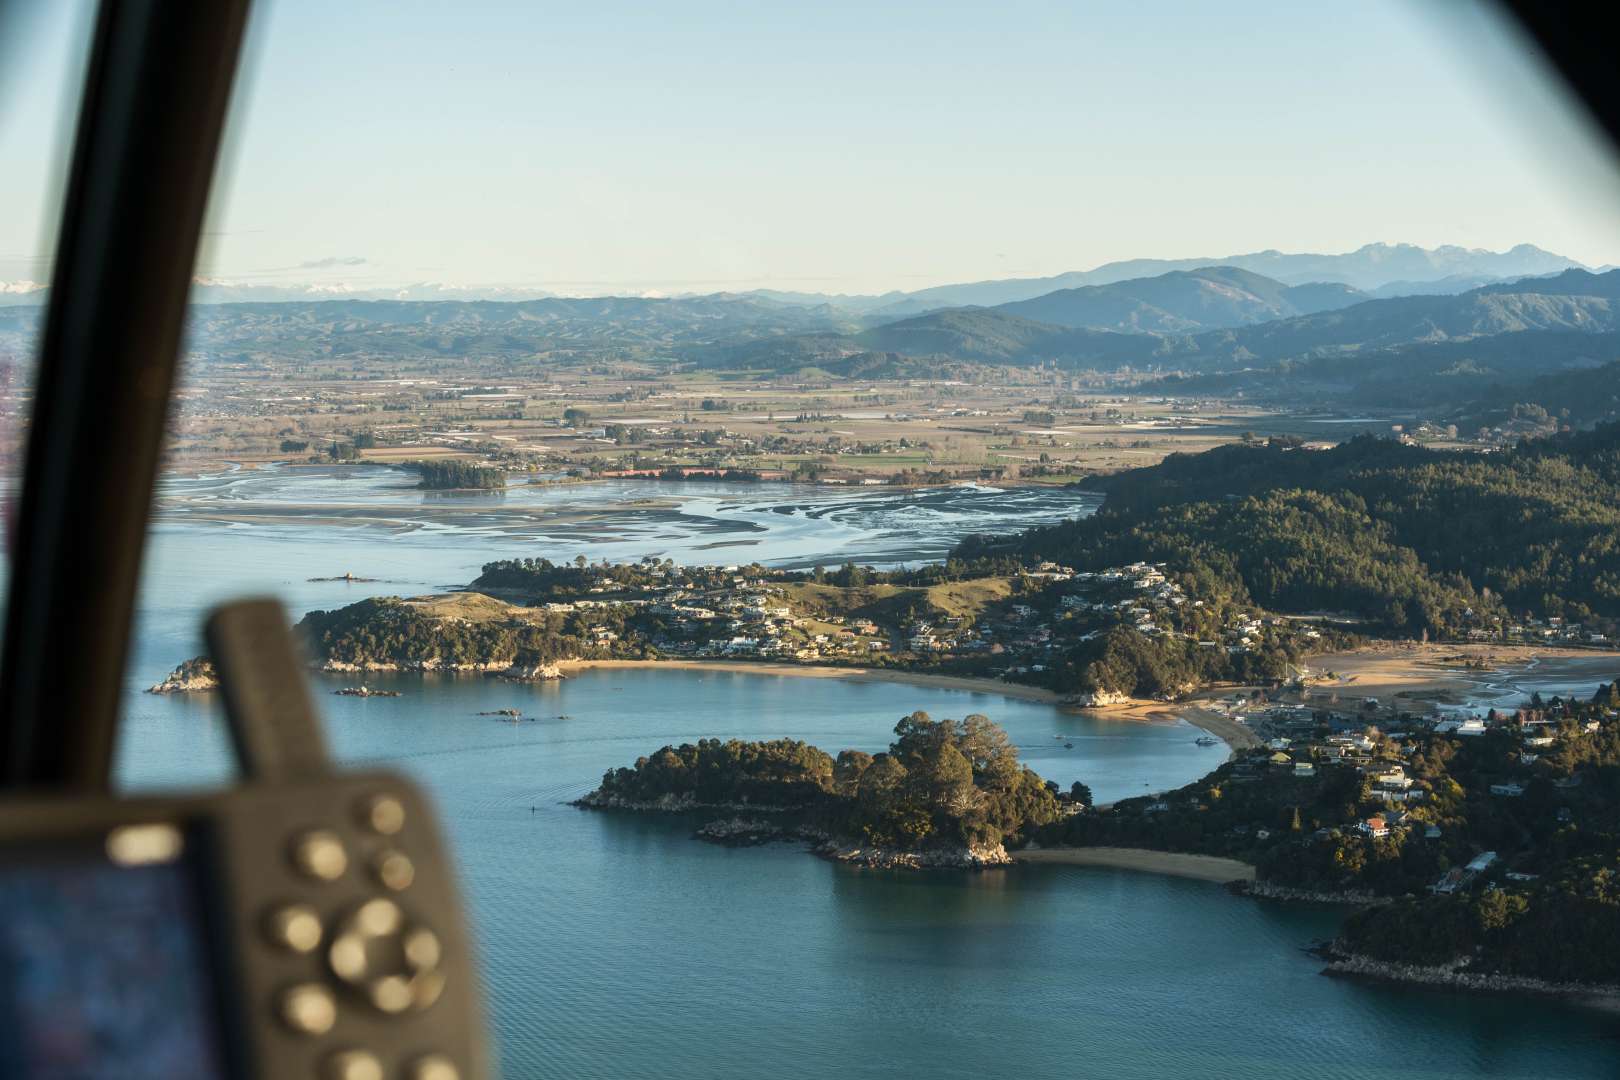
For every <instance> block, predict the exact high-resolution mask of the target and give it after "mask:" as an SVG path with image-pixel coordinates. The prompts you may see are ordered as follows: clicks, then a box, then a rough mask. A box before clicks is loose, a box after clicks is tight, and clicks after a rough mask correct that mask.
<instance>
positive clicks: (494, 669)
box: [317, 660, 567, 682]
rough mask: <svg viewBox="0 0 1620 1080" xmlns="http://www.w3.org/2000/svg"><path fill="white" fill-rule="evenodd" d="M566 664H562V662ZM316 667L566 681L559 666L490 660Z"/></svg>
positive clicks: (342, 662)
mask: <svg viewBox="0 0 1620 1080" xmlns="http://www.w3.org/2000/svg"><path fill="white" fill-rule="evenodd" d="M566 662H567V661H563V663H566ZM317 668H318V670H320V671H331V672H339V671H341V672H367V671H419V672H425V673H443V674H449V675H493V676H495V677H497V678H501V679H510V680H512V681H513V682H550V681H553V680H557V679H563V678H566V676H565V675H564V674H563V670H562V665H561V664H560V663H558V664H520V663H517V662H516V661H507V660H489V661H482V662H473V663H464V664H457V663H449V662H446V661H443V660H421V661H417V662H416V663H412V664H395V663H388V662H377V661H372V660H367V661H365V662H364V663H358V664H356V663H351V662H350V661H347V660H323V661H322V662H321V663H320V664H318V665H317Z"/></svg>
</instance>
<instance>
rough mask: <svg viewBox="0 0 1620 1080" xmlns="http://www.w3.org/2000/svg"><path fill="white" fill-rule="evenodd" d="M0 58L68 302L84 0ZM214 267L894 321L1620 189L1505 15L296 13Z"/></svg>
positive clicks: (1564, 228) (205, 271) (288, 15)
mask: <svg viewBox="0 0 1620 1080" xmlns="http://www.w3.org/2000/svg"><path fill="white" fill-rule="evenodd" d="M33 8H34V10H33V11H32V12H31V13H28V12H25V13H24V15H23V16H22V18H21V21H20V22H19V23H18V24H17V25H16V26H14V27H12V28H10V30H9V31H7V32H6V33H5V34H3V35H0V37H5V38H9V39H10V41H11V44H10V45H9V46H7V49H8V50H9V51H7V52H4V53H3V54H0V70H4V71H9V72H10V74H9V75H6V74H0V203H3V205H5V206H6V207H8V208H9V212H8V213H7V214H6V215H4V217H3V219H0V282H5V281H16V280H19V279H30V280H45V279H47V278H48V273H49V253H50V248H51V235H52V233H53V231H54V215H55V211H56V209H57V206H56V194H57V188H58V186H59V183H60V176H61V159H62V155H63V152H64V148H65V145H66V142H65V139H66V136H65V130H66V128H67V126H68V123H69V122H70V121H71V118H72V110H73V102H74V100H75V97H76V87H77V80H78V78H79V77H80V74H81V72H80V71H79V70H78V68H77V63H78V59H77V58H78V57H79V55H80V53H81V51H82V42H83V39H84V37H85V36H86V35H87V33H88V29H89V18H88V14H87V9H88V4H87V3H86V2H85V0H41V2H39V3H36V4H35V5H33ZM207 229H208V235H207V236H206V237H205V244H204V250H203V253H202V256H201V259H200V262H199V267H198V272H199V274H200V275H202V276H204V277H208V278H214V279H225V280H230V281H239V282H250V283H261V284H291V283H300V284H301V283H316V284H326V285H338V284H345V285H349V286H353V287H356V288H373V287H380V286H387V285H398V284H404V283H408V282H423V281H433V282H446V283H450V284H454V285H461V286H492V285H505V286H515V287H525V288H534V289H545V290H549V291H554V292H558V293H564V294H603V293H660V292H666V293H667V292H710V291H719V290H734V289H749V288H775V289H787V290H801V291H815V292H833V293H840V292H847V293H872V292H882V291H887V290H891V289H901V290H906V289H916V288H921V287H924V286H928V285H935V284H942V283H947V282H956V281H971V280H979V279H985V278H997V277H1022V276H1034V275H1046V274H1054V273H1060V272H1062V271H1066V270H1078V269H1088V268H1091V267H1094V266H1097V265H1099V264H1101V263H1104V262H1108V261H1112V260H1116V259H1126V258H1138V257H1165V258H1173V257H1193V256H1219V255H1226V254H1235V253H1241V252H1248V251H1256V250H1262V249H1267V248H1275V249H1280V250H1285V251H1320V252H1335V251H1347V250H1351V249H1353V248H1356V247H1359V246H1361V245H1362V244H1365V243H1369V242H1375V241H1385V242H1402V241H1404V242H1410V243H1415V244H1421V245H1424V246H1434V245H1437V244H1443V243H1447V244H1460V245H1463V246H1468V247H1485V248H1491V249H1495V250H1500V249H1503V248H1507V247H1511V246H1512V245H1514V244H1518V243H1533V244H1537V245H1539V246H1542V247H1545V248H1548V249H1549V250H1552V251H1556V252H1559V253H1560V254H1564V255H1568V256H1570V257H1573V258H1576V259H1579V260H1581V261H1582V262H1585V263H1587V264H1589V265H1594V266H1595V265H1601V264H1607V263H1620V173H1617V172H1616V170H1615V167H1614V164H1613V162H1612V160H1611V159H1610V158H1609V157H1608V155H1607V152H1606V151H1605V150H1603V149H1601V148H1600V144H1599V142H1598V141H1597V140H1596V139H1595V138H1594V137H1593V136H1592V135H1591V134H1590V132H1588V131H1587V130H1586V129H1585V127H1584V124H1583V120H1582V118H1581V117H1579V115H1578V114H1577V112H1576V111H1575V110H1573V109H1572V107H1571V106H1570V105H1569V104H1568V103H1567V102H1565V101H1564V100H1563V99H1562V98H1561V97H1560V95H1559V93H1558V91H1557V90H1556V89H1554V88H1553V86H1552V84H1551V81H1550V80H1548V79H1546V78H1545V77H1544V75H1543V73H1542V72H1540V70H1539V69H1538V68H1537V67H1536V66H1535V64H1534V62H1533V61H1532V60H1531V59H1529V58H1528V56H1527V55H1526V53H1525V52H1524V50H1523V49H1522V47H1521V46H1520V45H1519V44H1518V43H1517V42H1516V41H1515V40H1514V39H1513V38H1512V36H1511V35H1510V34H1509V33H1507V32H1505V31H1504V30H1503V29H1502V28H1501V27H1499V26H1497V25H1496V24H1495V23H1494V20H1493V19H1491V18H1490V17H1489V15H1488V13H1487V12H1486V9H1484V8H1482V7H1476V6H1473V5H1471V4H1468V3H1464V2H1461V0H1458V2H1451V0H1429V2H1421V0H1367V2H1361V3H1351V2H1340V3H1319V2H1299V0H1277V2H1272V0H1223V2H1221V3H1173V2H1153V0H1147V2H1133V3H1129V4H1124V3H1115V4H1090V3H1079V2H1072V0H1071V2H1062V3H1042V2H1022V0H1011V2H999V3H994V4H989V3H982V2H972V3H956V2H954V0H933V2H929V3H884V2H881V0H866V2H863V3H840V2H825V3H817V4H795V3H775V2H758V0H756V2H752V3H748V2H744V3H718V2H710V0H682V2H680V3H667V2H660V3H652V4H636V3H619V2H615V0H593V2H591V3H580V2H578V0H573V2H570V3H568V4H555V3H550V2H545V0H539V2H533V0H531V2H512V3H502V2H491V0H456V2H449V0H445V2H441V3H433V4H429V3H414V2H409V0H394V2H389V3H382V2H371V0H340V2H336V3H334V2H332V0H318V2H316V0H261V3H260V5H259V8H258V10H257V13H256V22H255V25H254V27H253V31H252V48H251V55H250V57H249V60H248V63H247V66H246V68H245V69H244V75H243V78H242V80H241V84H240V92H239V94H238V100H237V102H236V103H235V105H234V106H233V113H232V120H231V131H230V135H229V146H228V148H227V153H226V156H225V161H224V163H223V165H222V169H221V174H220V181H219V183H218V184H217V185H216V192H215V198H214V205H213V207H212V209H211V211H210V220H209V224H208V226H207Z"/></svg>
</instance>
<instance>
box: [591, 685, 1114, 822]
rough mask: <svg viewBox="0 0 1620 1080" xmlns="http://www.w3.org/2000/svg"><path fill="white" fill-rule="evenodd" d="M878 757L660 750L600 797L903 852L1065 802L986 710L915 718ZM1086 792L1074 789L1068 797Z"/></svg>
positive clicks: (792, 744)
mask: <svg viewBox="0 0 1620 1080" xmlns="http://www.w3.org/2000/svg"><path fill="white" fill-rule="evenodd" d="M894 734H895V738H894V741H893V742H892V743H891V744H890V745H889V749H888V750H887V751H886V752H884V753H879V754H868V753H865V752H864V751H860V750H845V751H843V752H842V753H840V754H839V755H838V756H837V758H833V757H831V756H829V755H828V754H826V753H824V752H823V751H821V750H818V749H816V748H815V747H813V746H808V745H806V744H804V743H802V742H796V741H793V740H787V739H784V740H777V741H774V742H762V743H744V742H738V741H736V740H732V741H730V742H725V743H722V742H720V741H718V740H713V739H706V740H703V741H701V742H699V743H697V744H696V745H693V744H690V743H687V744H683V745H681V746H678V747H671V746H666V747H664V748H663V749H662V750H659V751H658V752H657V753H656V754H653V755H652V756H651V757H645V758H641V759H639V760H638V761H637V762H636V764H635V766H634V768H621V769H614V770H610V771H609V772H608V773H607V774H606V775H605V776H603V778H602V786H601V788H600V789H599V793H600V794H601V795H604V796H614V797H618V798H620V799H623V800H626V801H629V802H646V801H653V800H657V799H660V798H664V797H675V798H682V799H690V800H691V801H693V802H696V803H699V804H707V805H732V804H737V803H747V804H751V805H755V806H761V807H771V808H778V809H786V810H791V811H796V812H799V813H800V814H801V815H802V817H803V818H804V820H805V821H806V822H807V823H809V824H813V825H815V826H816V827H819V828H821V829H824V830H825V831H827V832H829V833H831V834H833V835H836V836H841V837H847V838H852V839H858V840H861V841H864V842H868V843H875V844H883V845H886V846H892V847H897V848H904V849H915V848H918V847H920V846H924V845H934V844H945V845H957V844H960V845H967V846H970V847H980V846H986V845H995V844H999V843H1001V842H1002V841H1003V840H1004V839H1006V838H1007V837H1010V836H1013V835H1015V834H1018V833H1020V832H1022V831H1024V830H1025V829H1029V828H1035V827H1039V826H1041V825H1045V824H1047V823H1049V822H1052V821H1055V820H1057V819H1058V817H1059V816H1061V814H1062V801H1061V800H1060V797H1059V796H1058V795H1056V794H1055V793H1054V791H1053V790H1052V788H1051V787H1049V786H1048V785H1047V784H1046V783H1044V782H1043V781H1042V780H1041V778H1040V777H1039V776H1037V775H1036V774H1035V773H1034V772H1033V771H1032V770H1030V769H1028V768H1025V767H1024V766H1022V765H1020V764H1019V763H1018V752H1017V750H1016V749H1015V748H1014V747H1013V745H1012V743H1011V741H1010V740H1008V738H1007V734H1006V732H1004V731H1003V730H1002V729H1001V728H1000V727H998V726H997V725H996V724H994V723H992V722H991V721H990V720H989V718H987V717H985V716H982V715H977V714H975V715H972V716H968V717H966V718H965V719H963V720H934V719H932V718H930V717H929V715H928V714H927V713H925V712H914V713H912V714H911V715H909V716H907V717H904V718H903V719H901V721H900V722H899V723H898V724H897V725H895V729H894ZM1077 797H1079V798H1085V799H1086V800H1087V801H1089V792H1087V791H1085V790H1084V786H1083V785H1077V787H1076V791H1075V793H1073V794H1071V795H1070V796H1069V798H1077Z"/></svg>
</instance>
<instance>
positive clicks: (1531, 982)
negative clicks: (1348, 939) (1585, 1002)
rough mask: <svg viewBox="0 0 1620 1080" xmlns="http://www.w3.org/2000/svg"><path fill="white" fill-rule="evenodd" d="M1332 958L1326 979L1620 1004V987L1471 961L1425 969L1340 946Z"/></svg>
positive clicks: (1331, 950) (1328, 954) (1330, 951)
mask: <svg viewBox="0 0 1620 1080" xmlns="http://www.w3.org/2000/svg"><path fill="white" fill-rule="evenodd" d="M1323 955H1324V956H1326V957H1327V958H1328V965H1327V967H1325V968H1323V969H1322V974H1324V975H1334V976H1338V977H1340V978H1348V979H1376V980H1379V981H1382V982H1400V983H1415V984H1419V985H1422V986H1440V987H1445V988H1447V989H1451V990H1471V991H1489V992H1491V993H1503V992H1506V993H1515V994H1554V995H1558V996H1560V997H1583V998H1604V999H1607V1000H1609V1001H1612V1002H1614V1003H1616V1004H1620V986H1605V985H1599V984H1595V983H1561V982H1549V981H1547V980H1546V979H1533V978H1530V977H1529V976H1525V975H1502V974H1495V973H1490V972H1475V971H1469V970H1467V968H1468V960H1467V959H1466V958H1465V959H1461V960H1457V961H1455V962H1453V963H1451V964H1445V965H1438V966H1434V967H1425V966H1422V965H1418V964H1397V963H1392V962H1390V961H1386V960H1374V959H1372V958H1371V957H1368V956H1358V955H1355V954H1354V953H1343V952H1339V951H1337V948H1336V946H1333V947H1330V948H1329V949H1328V950H1325V951H1324V953H1323Z"/></svg>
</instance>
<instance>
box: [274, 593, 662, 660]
mask: <svg viewBox="0 0 1620 1080" xmlns="http://www.w3.org/2000/svg"><path fill="white" fill-rule="evenodd" d="M605 619H606V616H604V615H602V614H601V613H597V616H596V618H595V619H594V621H593V622H592V623H591V624H590V625H587V624H586V623H584V622H583V621H581V620H580V619H578V617H576V616H571V615H563V614H551V615H547V616H545V617H539V616H535V617H533V618H530V619H522V620H519V619H513V620H508V621H501V620H493V619H492V620H484V621H474V620H467V619H450V620H445V619H438V618H435V617H433V616H432V615H430V614H427V613H425V612H423V611H422V610H421V609H420V608H418V607H417V606H416V605H414V604H410V603H407V602H405V601H403V600H400V599H398V598H397V597H377V598H373V599H370V600H361V601H359V602H358V603H354V604H350V605H348V606H347V607H343V608H339V609H337V610H335V611H312V612H310V613H309V614H308V615H305V616H304V617H303V619H302V620H300V621H299V623H298V631H299V632H300V633H301V634H302V635H303V638H304V641H305V642H306V643H307V645H308V647H309V649H310V651H311V653H312V654H313V655H314V656H315V657H317V658H318V659H320V660H335V661H338V662H341V663H346V664H360V665H365V664H394V665H398V666H399V667H407V668H410V667H424V666H425V667H434V666H457V665H462V666H465V665H486V666H493V665H504V664H513V663H517V664H549V663H553V662H555V661H558V660H568V659H576V658H582V657H583V658H593V659H608V658H615V657H617V658H630V659H640V658H641V657H642V656H643V655H644V653H645V652H646V645H645V643H644V642H643V641H641V640H640V638H639V637H638V636H637V635H635V634H634V633H633V632H625V633H621V634H620V636H619V637H618V638H617V639H616V640H614V641H611V642H606V643H600V644H599V643H597V642H596V641H595V639H594V637H593V636H592V635H591V633H590V631H591V629H592V627H594V626H596V625H600V624H605V622H604V620H605ZM617 625H618V626H619V629H620V630H626V631H628V629H629V628H628V627H625V626H624V624H623V623H622V621H621V622H619V623H618V624H617Z"/></svg>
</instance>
